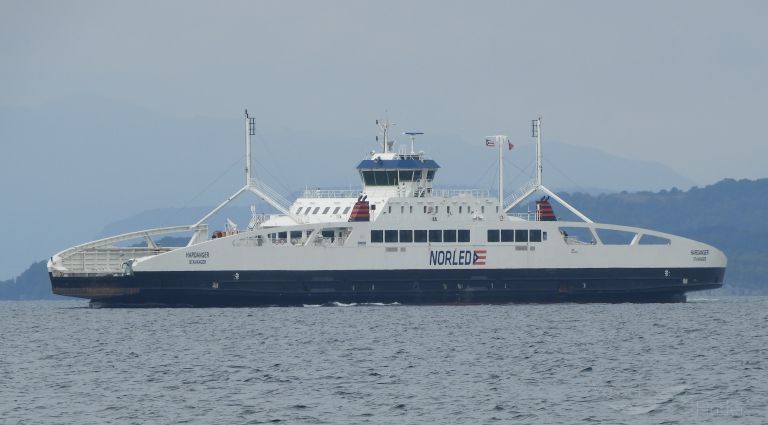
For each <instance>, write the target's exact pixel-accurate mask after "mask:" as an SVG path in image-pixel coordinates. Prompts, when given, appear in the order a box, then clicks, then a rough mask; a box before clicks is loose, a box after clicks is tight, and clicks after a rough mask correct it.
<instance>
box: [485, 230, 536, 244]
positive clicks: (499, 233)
mask: <svg viewBox="0 0 768 425" xmlns="http://www.w3.org/2000/svg"><path fill="white" fill-rule="evenodd" d="M542 240H547V232H542V231H541V230H525V229H500V230H499V229H488V242H541V241H542Z"/></svg>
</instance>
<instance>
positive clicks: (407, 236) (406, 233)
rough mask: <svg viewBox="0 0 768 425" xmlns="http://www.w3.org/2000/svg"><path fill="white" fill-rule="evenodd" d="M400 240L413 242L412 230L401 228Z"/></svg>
mask: <svg viewBox="0 0 768 425" xmlns="http://www.w3.org/2000/svg"><path fill="white" fill-rule="evenodd" d="M400 242H413V230H401V231H400Z"/></svg>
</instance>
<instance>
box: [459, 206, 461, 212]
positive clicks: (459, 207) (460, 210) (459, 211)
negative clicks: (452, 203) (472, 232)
mask: <svg viewBox="0 0 768 425" xmlns="http://www.w3.org/2000/svg"><path fill="white" fill-rule="evenodd" d="M459 214H461V205H459Z"/></svg>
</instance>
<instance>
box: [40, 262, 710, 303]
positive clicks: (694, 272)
mask: <svg viewBox="0 0 768 425" xmlns="http://www.w3.org/2000/svg"><path fill="white" fill-rule="evenodd" d="M724 275H725V268H721V267H702V268H679V269H660V268H642V269H525V270H522V269H518V270H508V269H507V270H484V271H483V272H482V273H480V272H478V271H474V270H363V271H360V270H357V271H237V272H233V271H211V272H202V271H194V272H136V273H134V274H132V275H91V276H54V275H50V278H51V285H52V288H53V292H54V293H55V294H59V295H65V296H71V297H79V298H86V299H90V300H91V301H92V305H94V306H100V307H128V306H136V307H141V306H167V307H257V306H302V305H324V304H332V303H342V304H351V303H358V304H361V303H372V304H373V303H385V304H391V303H399V304H415V305H429V304H505V303H556V302H611V303H615V302H637V303H646V302H684V301H685V300H686V296H685V294H686V293H687V292H692V291H699V290H707V289H717V288H720V287H721V286H722V282H723V277H724Z"/></svg>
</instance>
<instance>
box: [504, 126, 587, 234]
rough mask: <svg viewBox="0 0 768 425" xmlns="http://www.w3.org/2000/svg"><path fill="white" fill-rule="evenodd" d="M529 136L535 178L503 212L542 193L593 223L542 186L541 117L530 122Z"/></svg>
mask: <svg viewBox="0 0 768 425" xmlns="http://www.w3.org/2000/svg"><path fill="white" fill-rule="evenodd" d="M531 136H532V137H535V138H536V177H535V178H534V180H533V182H531V183H530V184H529V187H528V188H527V189H525V188H524V189H523V190H522V191H523V193H521V194H520V196H514V198H513V199H512V202H511V203H510V204H509V205H508V206H506V207H504V212H507V211H509V210H511V209H512V208H514V207H516V206H518V205H520V204H521V203H522V202H523V201H525V200H526V199H528V197H529V196H531V195H533V194H534V193H536V192H543V193H545V194H547V195H549V196H550V197H551V198H553V199H554V200H555V201H557V203H559V204H560V205H562V206H564V207H565V208H567V209H568V210H569V211H571V212H572V213H574V214H575V215H576V216H577V217H579V218H580V219H582V220H584V221H586V222H587V223H593V221H592V220H590V219H589V218H588V217H587V216H586V215H584V214H582V213H581V211H579V210H577V209H576V208H574V207H573V206H572V205H571V204H569V203H567V202H565V201H564V200H563V199H562V198H560V197H559V196H557V194H555V192H552V191H551V190H549V189H548V188H547V187H546V186H544V183H543V182H542V177H541V174H542V164H541V116H539V117H538V118H536V119H535V120H532V121H531Z"/></svg>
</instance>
